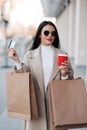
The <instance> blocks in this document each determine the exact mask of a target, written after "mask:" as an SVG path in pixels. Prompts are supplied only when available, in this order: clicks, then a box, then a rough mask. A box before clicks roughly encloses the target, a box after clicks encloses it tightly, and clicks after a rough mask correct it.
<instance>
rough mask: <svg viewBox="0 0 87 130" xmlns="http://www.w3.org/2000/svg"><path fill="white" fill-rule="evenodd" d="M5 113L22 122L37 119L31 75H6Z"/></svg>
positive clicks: (9, 73)
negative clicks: (22, 120)
mask: <svg viewBox="0 0 87 130" xmlns="http://www.w3.org/2000/svg"><path fill="white" fill-rule="evenodd" d="M6 86H7V113H8V116H9V117H13V118H19V119H24V120H29V121H31V120H35V119H38V117H39V115H38V108H37V101H36V95H35V91H34V84H33V80H32V74H31V73H27V72H24V73H15V72H14V73H12V72H7V73H6Z"/></svg>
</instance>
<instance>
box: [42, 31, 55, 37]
mask: <svg viewBox="0 0 87 130" xmlns="http://www.w3.org/2000/svg"><path fill="white" fill-rule="evenodd" d="M49 34H51V36H53V37H55V36H56V31H52V32H49V31H48V30H45V31H44V35H45V36H48V35H49Z"/></svg>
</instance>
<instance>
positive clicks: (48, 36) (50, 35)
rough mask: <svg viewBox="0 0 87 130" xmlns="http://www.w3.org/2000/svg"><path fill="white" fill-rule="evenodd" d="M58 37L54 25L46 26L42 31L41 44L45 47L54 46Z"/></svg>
mask: <svg viewBox="0 0 87 130" xmlns="http://www.w3.org/2000/svg"><path fill="white" fill-rule="evenodd" d="M55 36H56V32H55V28H54V27H53V26H52V25H46V26H44V27H43V29H42V31H41V35H40V38H41V44H42V45H44V46H49V45H52V43H53V42H54V39H55Z"/></svg>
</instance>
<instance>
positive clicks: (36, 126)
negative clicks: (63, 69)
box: [22, 47, 73, 130]
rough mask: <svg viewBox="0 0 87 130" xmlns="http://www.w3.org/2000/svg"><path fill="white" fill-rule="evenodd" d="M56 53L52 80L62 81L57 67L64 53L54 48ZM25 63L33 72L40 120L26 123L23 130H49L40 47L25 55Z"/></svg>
mask: <svg viewBox="0 0 87 130" xmlns="http://www.w3.org/2000/svg"><path fill="white" fill-rule="evenodd" d="M53 52H54V63H53V71H52V75H51V78H50V80H53V79H60V71H59V69H58V67H57V55H58V54H59V53H64V52H63V51H61V50H59V49H56V48H54V47H53ZM24 63H25V64H26V66H27V67H28V68H27V71H31V72H32V75H33V80H34V85H35V91H36V98H37V102H38V109H39V119H38V120H36V121H31V122H28V121H24V122H23V129H22V130H47V121H46V109H45V92H44V82H43V69H42V61H41V49H40V47H38V48H37V49H35V50H30V51H28V52H27V53H26V54H25V57H24ZM68 74H69V78H70V79H72V77H73V76H72V75H73V71H72V68H71V65H70V64H69V72H68Z"/></svg>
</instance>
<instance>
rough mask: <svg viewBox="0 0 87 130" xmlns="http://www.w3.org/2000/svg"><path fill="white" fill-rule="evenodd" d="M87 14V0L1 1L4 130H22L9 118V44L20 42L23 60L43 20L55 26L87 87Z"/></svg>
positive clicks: (0, 124) (0, 125)
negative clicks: (7, 90)
mask: <svg viewBox="0 0 87 130" xmlns="http://www.w3.org/2000/svg"><path fill="white" fill-rule="evenodd" d="M86 11H87V0H0V130H21V124H22V121H21V120H19V119H13V118H9V117H8V116H7V110H6V109H7V108H6V79H5V74H6V72H7V71H11V70H12V67H13V65H14V62H13V61H12V60H11V59H9V57H8V55H7V47H8V44H9V42H10V40H11V39H12V40H15V41H16V46H15V49H16V50H17V52H18V53H19V56H20V58H21V60H22V59H23V56H24V54H25V52H26V51H27V50H28V48H29V47H30V46H31V45H32V42H33V39H34V36H35V33H36V29H37V27H38V25H39V24H40V23H41V22H42V21H43V20H51V21H52V22H54V23H55V25H56V27H57V29H58V33H59V37H60V42H61V48H62V49H63V50H65V51H66V52H67V53H68V54H69V56H70V59H71V63H72V66H73V69H74V73H75V77H82V78H84V80H85V83H86V86H87V25H86V24H87V13H86ZM84 129H85V130H87V128H84Z"/></svg>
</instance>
